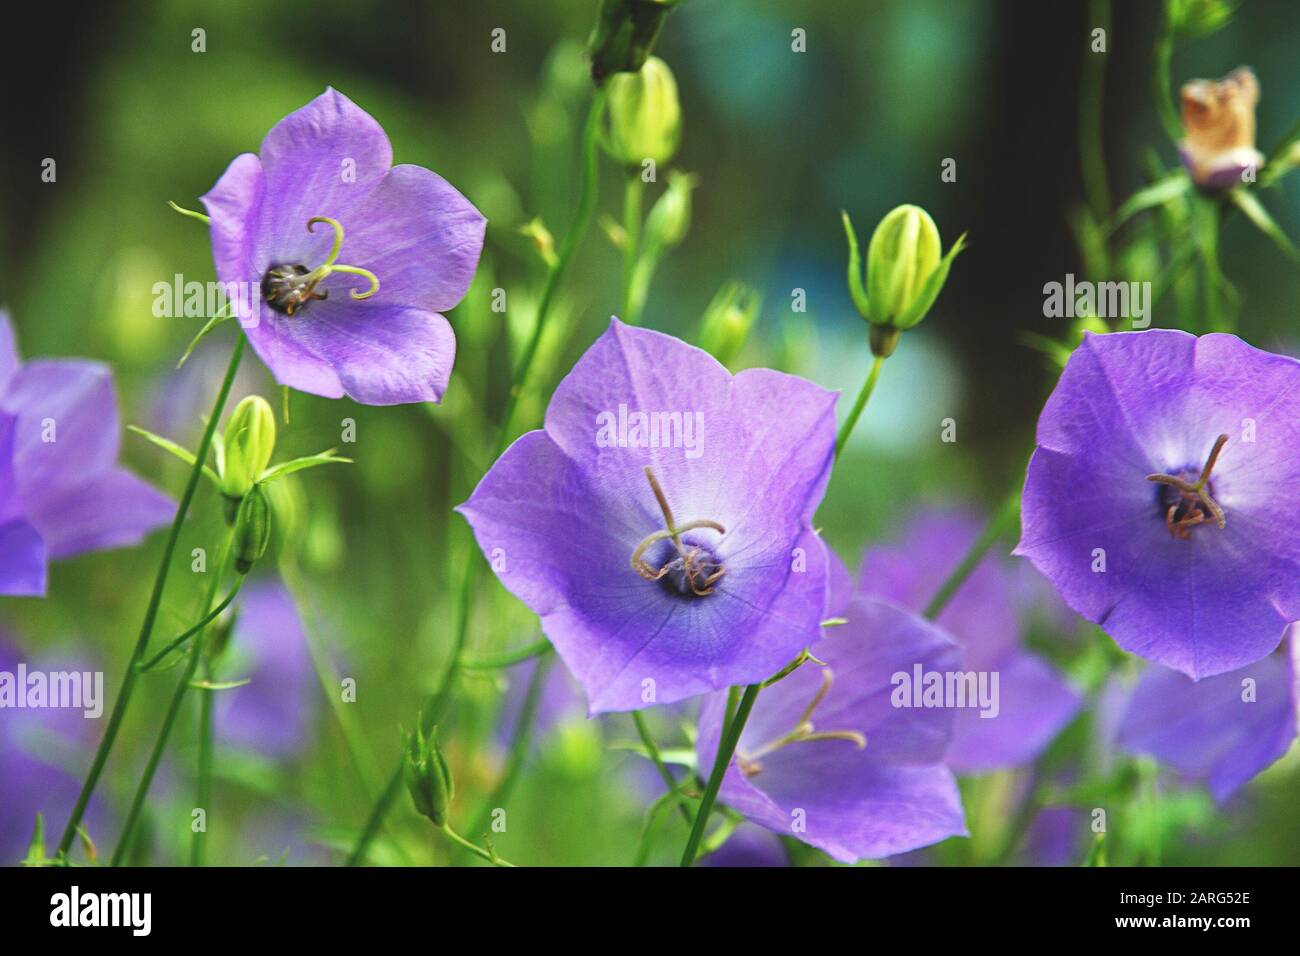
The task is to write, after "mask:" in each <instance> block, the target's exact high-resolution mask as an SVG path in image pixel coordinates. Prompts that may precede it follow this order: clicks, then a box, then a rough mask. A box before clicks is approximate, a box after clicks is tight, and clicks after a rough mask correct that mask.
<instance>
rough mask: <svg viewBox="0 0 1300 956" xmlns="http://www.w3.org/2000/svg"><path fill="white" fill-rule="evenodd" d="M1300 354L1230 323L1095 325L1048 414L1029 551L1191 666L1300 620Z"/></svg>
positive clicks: (1247, 646)
mask: <svg viewBox="0 0 1300 956" xmlns="http://www.w3.org/2000/svg"><path fill="white" fill-rule="evenodd" d="M1297 447H1300V362H1297V361H1296V360H1295V359H1292V358H1287V357H1285V356H1282V355H1273V354H1271V353H1268V352H1263V351H1260V350H1259V349H1255V348H1252V347H1251V346H1249V345H1247V344H1246V343H1245V342H1242V341H1241V340H1240V339H1238V338H1237V337H1236V336H1233V335H1221V334H1216V335H1206V336H1202V337H1201V338H1199V339H1198V338H1196V337H1195V336H1192V335H1188V334H1187V333H1186V332H1177V331H1172V330H1164V329H1152V330H1150V331H1146V332H1119V333H1114V334H1110V335H1093V334H1088V335H1086V336H1085V337H1084V340H1083V343H1082V344H1081V345H1080V346H1079V348H1078V349H1076V350H1075V352H1074V354H1073V355H1072V356H1071V357H1070V360H1069V362H1068V363H1067V364H1066V367H1065V370H1064V372H1062V374H1061V379H1060V382H1059V383H1058V384H1057V386H1056V390H1055V391H1054V392H1053V393H1052V395H1051V397H1050V398H1048V400H1047V405H1046V407H1044V409H1043V414H1042V417H1041V418H1040V419H1039V421H1038V448H1037V449H1036V450H1035V451H1034V455H1033V458H1031V459H1030V462H1029V474H1028V476H1027V478H1026V479H1025V490H1024V499H1023V505H1022V517H1023V533H1022V536H1021V539H1020V544H1019V546H1018V547H1017V549H1016V553H1017V554H1021V555H1024V556H1026V557H1028V558H1029V559H1030V560H1031V561H1033V563H1034V565H1035V566H1036V567H1037V568H1038V569H1039V570H1040V571H1042V572H1043V574H1045V575H1046V576H1047V577H1048V578H1049V579H1050V580H1051V581H1052V583H1053V584H1055V585H1056V587H1057V589H1058V590H1059V591H1060V593H1061V595H1062V597H1064V599H1065V601H1066V602H1067V603H1068V604H1069V605H1070V606H1071V607H1072V608H1074V609H1075V610H1076V611H1078V612H1079V613H1080V614H1082V615H1083V616H1084V617H1086V618H1087V619H1088V620H1090V621H1093V622H1095V623H1097V624H1098V625H1100V626H1101V627H1102V628H1104V629H1105V630H1106V632H1107V633H1108V634H1110V636H1111V637H1113V638H1114V639H1115V641H1116V642H1117V643H1118V644H1119V645H1120V647H1122V648H1124V649H1125V650H1128V651H1131V652H1132V653H1134V654H1138V655H1140V656H1142V657H1145V658H1147V659H1148V660H1152V661H1155V662H1156V663H1159V664H1164V665H1165V666H1167V667H1172V668H1174V669H1176V670H1179V671H1182V672H1183V673H1185V674H1187V675H1188V676H1190V677H1192V678H1194V679H1200V678H1202V677H1210V676H1213V675H1215V674H1222V673H1224V672H1225V671H1231V670H1236V669H1237V668H1240V667H1242V666H1244V665H1246V664H1249V663H1251V662H1252V661H1257V660H1259V659H1260V658H1261V657H1263V656H1265V655H1266V654H1268V653H1269V652H1270V651H1271V650H1273V649H1274V648H1275V647H1277V645H1278V642H1279V641H1281V639H1282V632H1283V629H1284V628H1285V627H1286V626H1287V624H1289V623H1290V622H1291V621H1293V620H1296V619H1300V535H1297V534H1296V532H1295V529H1296V527H1297V525H1298V524H1300V497H1297V495H1296V494H1295V489H1296V488H1297V487H1300V454H1298V453H1297V451H1296V449H1297Z"/></svg>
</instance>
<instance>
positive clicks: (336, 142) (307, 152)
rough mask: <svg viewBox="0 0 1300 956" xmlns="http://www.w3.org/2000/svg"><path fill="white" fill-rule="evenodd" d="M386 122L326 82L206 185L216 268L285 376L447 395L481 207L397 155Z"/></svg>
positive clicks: (371, 391)
mask: <svg viewBox="0 0 1300 956" xmlns="http://www.w3.org/2000/svg"><path fill="white" fill-rule="evenodd" d="M392 162H393V153H392V147H391V146H390V145H389V142H388V137H387V136H386V135H384V131H383V129H381V128H380V126H379V124H378V123H376V122H375V120H374V119H373V118H372V117H371V116H370V115H369V114H367V113H365V112H364V111H362V110H361V109H359V108H358V107H357V106H356V104H354V103H353V102H352V101H351V100H349V99H348V98H347V97H346V96H343V95H342V94H341V93H338V92H336V91H334V90H332V89H330V90H326V91H325V92H324V93H323V94H322V95H320V96H318V97H317V98H316V99H314V100H312V101H311V102H310V103H308V104H307V105H306V106H304V107H303V108H302V109H300V110H298V111H296V112H294V113H290V114H289V115H288V116H286V117H285V118H284V119H282V120H281V121H280V122H279V123H277V124H276V125H275V126H274V127H273V128H272V129H271V131H270V132H269V133H267V135H266V138H265V139H264V140H263V141H262V147H261V151H260V153H258V154H256V155H255V154H253V153H245V154H244V155H242V156H239V157H237V158H236V159H235V161H234V162H232V163H231V164H230V168H229V169H227V170H226V172H225V174H224V175H223V176H222V177H221V179H220V180H219V181H218V182H217V184H216V186H214V187H213V188H212V191H211V192H209V193H208V194H207V195H206V196H204V197H203V202H204V205H205V206H207V209H208V213H209V215H210V216H211V218H212V227H211V228H212V251H213V258H214V259H215V260H216V267H217V276H218V278H220V280H221V281H222V282H223V283H227V284H229V283H237V284H238V285H237V286H234V287H233V288H239V289H249V290H252V292H251V293H250V294H249V295H236V296H235V297H234V299H233V301H234V302H235V304H236V308H237V309H238V313H239V318H240V321H241V323H242V324H243V325H244V326H245V330H246V332H247V335H248V339H249V341H250V342H251V343H252V345H253V348H254V349H256V350H257V354H258V355H260V356H261V357H262V360H263V361H264V362H266V364H267V366H268V367H270V369H271V371H272V372H273V373H274V374H275V377H276V380H277V381H279V382H280V383H281V384H283V385H288V386H290V387H292V388H296V389H299V390H300V391H304V392H311V393H313V394H316V395H324V396H326V397H329V398H338V397H340V396H342V395H344V394H346V395H348V396H350V397H351V398H353V399H355V400H356V401H358V402H364V403H366V404H368V405H394V404H399V403H402V402H422V401H435V402H436V401H439V400H440V399H441V398H442V393H443V390H444V388H445V387H446V385H447V377H448V376H449V375H450V373H451V366H452V361H453V359H454V358H455V353H456V338H455V335H454V334H453V333H452V330H451V326H450V325H449V324H448V323H447V320H446V319H445V318H443V316H442V315H441V314H440V313H442V312H444V311H446V310H447V309H450V308H452V307H453V306H454V305H456V303H457V302H459V301H460V300H461V298H462V297H463V296H464V295H465V290H466V289H467V288H468V287H469V283H470V280H471V279H472V278H473V276H474V270H475V269H476V268H477V265H478V258H479V253H480V252H481V251H482V248H483V233H484V228H485V224H486V223H485V220H484V218H483V216H482V215H481V214H480V213H479V211H478V210H477V209H475V208H474V206H472V205H471V204H470V203H469V201H468V200H467V199H465V197H464V196H462V195H461V194H460V193H458V192H457V191H456V190H455V189H453V188H452V187H451V186H450V185H449V184H448V183H447V182H446V181H445V180H444V179H442V178H441V177H440V176H438V175H437V174H435V173H432V172H430V171H429V170H427V169H424V168H423V167H420V166H409V165H400V166H393V164H392Z"/></svg>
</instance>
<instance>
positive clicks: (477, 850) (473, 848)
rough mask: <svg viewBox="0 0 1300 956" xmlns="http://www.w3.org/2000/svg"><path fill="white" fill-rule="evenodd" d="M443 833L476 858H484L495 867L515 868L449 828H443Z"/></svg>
mask: <svg viewBox="0 0 1300 956" xmlns="http://www.w3.org/2000/svg"><path fill="white" fill-rule="evenodd" d="M442 832H443V833H445V834H447V836H448V837H450V838H451V839H452V840H453V841H455V842H456V843H459V844H460V845H461V846H463V847H464V848H465V849H467V850H469V851H470V852H471V853H473V854H474V855H475V856H479V857H482V858H483V859H485V860H487V861H488V862H489V863H491V864H492V865H493V866H508V867H511V868H513V867H514V864H513V863H511V862H510V861H509V860H503V859H501V857H499V856H497V855H496V854H495V853H489V852H488V851H487V850H485V849H483V848H482V847H481V846H479V845H478V844H476V843H470V842H469V840H466V839H465V838H464V837H463V836H461V835H460V834H459V833H457V832H456V831H455V830H453V829H452V828H451V827H449V826H443V828H442Z"/></svg>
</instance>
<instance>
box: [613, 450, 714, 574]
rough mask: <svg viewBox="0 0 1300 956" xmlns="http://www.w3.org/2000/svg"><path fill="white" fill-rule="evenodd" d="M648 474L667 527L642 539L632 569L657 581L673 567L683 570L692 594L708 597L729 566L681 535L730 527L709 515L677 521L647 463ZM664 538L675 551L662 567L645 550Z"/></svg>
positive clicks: (682, 572) (633, 559)
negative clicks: (646, 556) (681, 521)
mask: <svg viewBox="0 0 1300 956" xmlns="http://www.w3.org/2000/svg"><path fill="white" fill-rule="evenodd" d="M645 476H646V480H647V481H648V482H650V490H651V491H652V492H654V496H655V501H657V502H658V503H659V510H660V511H661V512H662V513H663V516H664V530H662V531H655V532H652V533H651V534H648V535H646V536H645V537H644V538H642V539H641V543H640V544H638V545H637V546H636V550H635V551H633V552H632V570H634V571H635V572H636V573H637V574H639V575H641V577H643V578H645V579H646V580H647V581H658V580H660V579H661V578H663V577H664V576H665V575H667V574H668V573H669V572H670V571H679V572H681V574H682V581H683V582H684V583H685V584H686V585H687V587H688V588H689V589H690V592H691V593H692V594H694V595H695V596H696V597H707V596H708V595H710V594H712V593H713V586H714V585H715V584H717V582H718V581H720V580H721V579H722V576H723V575H724V574H726V573H727V569H726V568H725V567H723V566H722V564H721V563H719V562H718V561H717V560H715V559H714V556H713V555H712V554H711V553H710V552H709V551H708V550H707V549H705V548H702V547H698V546H695V545H690V544H688V543H686V542H683V541H682V535H683V534H685V533H686V532H688V531H696V530H699V529H701V528H708V529H710V530H712V531H716V532H718V534H726V533H727V529H726V528H724V527H723V526H722V525H720V524H719V523H718V522H716V521H711V520H709V519H708V518H696V519H694V520H692V521H687V522H686V523H685V524H680V525H679V524H677V521H676V519H675V518H674V517H673V510H672V508H671V507H670V506H669V504H668V497H667V495H665V494H664V490H663V488H662V487H661V486H660V485H659V479H657V478H656V477H655V473H654V470H653V469H652V468H651V467H650V466H649V465H647V466H646V469H645ZM664 540H670V541H672V543H673V549H674V551H675V552H676V554H675V556H674V557H671V558H670V559H669V560H667V561H665V562H664V563H663V564H662V565H661V566H660V567H659V568H655V567H654V565H652V564H650V563H649V562H648V561H646V559H645V553H646V551H647V550H648V549H649V548H650V546H651V545H653V544H654V543H655V542H657V541H664Z"/></svg>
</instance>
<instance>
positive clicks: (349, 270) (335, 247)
mask: <svg viewBox="0 0 1300 956" xmlns="http://www.w3.org/2000/svg"><path fill="white" fill-rule="evenodd" d="M322 222H323V223H325V224H326V225H328V226H329V227H330V228H332V229H333V230H334V242H333V244H332V245H331V246H330V251H329V255H327V256H326V257H325V261H324V262H322V263H321V264H320V265H318V266H317V267H316V268H315V269H308V268H307V267H306V266H304V265H299V264H296V263H279V264H276V265H273V266H271V267H270V268H269V269H267V270H266V275H264V276H262V298H263V299H264V300H265V301H266V303H267V304H268V305H269V306H270V307H271V308H273V309H275V311H277V312H280V313H282V314H283V315H289V316H292V315H294V314H296V313H298V312H300V311H301V310H302V309H303V308H304V307H305V306H306V305H307V303H309V302H311V301H312V300H313V299H326V298H328V297H329V291H328V290H323V291H318V290H317V288H316V287H317V286H318V285H320V284H321V282H323V281H324V280H325V279H326V278H328V277H329V276H330V275H332V274H333V273H335V272H342V273H346V274H348V275H356V276H361V277H362V278H364V279H366V280H368V281H369V283H370V286H369V288H367V289H365V290H364V291H359V290H357V289H349V290H348V294H349V295H351V296H352V298H354V299H368V298H370V297H371V296H372V295H374V294H375V293H376V292H378V291H379V277H378V276H376V275H375V274H374V273H373V272H371V271H370V270H369V269H363V268H361V267H360V266H349V265H343V264H341V263H339V262H337V261H336V260H337V259H338V256H339V251H340V250H341V249H342V248H343V224H342V223H340V222H339V221H338V220H337V219H331V218H330V217H329V216H313V217H312V218H311V219H308V220H307V231H308V232H315V231H316V230H315V228H314V227H315V226H316V224H317V223H322Z"/></svg>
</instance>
